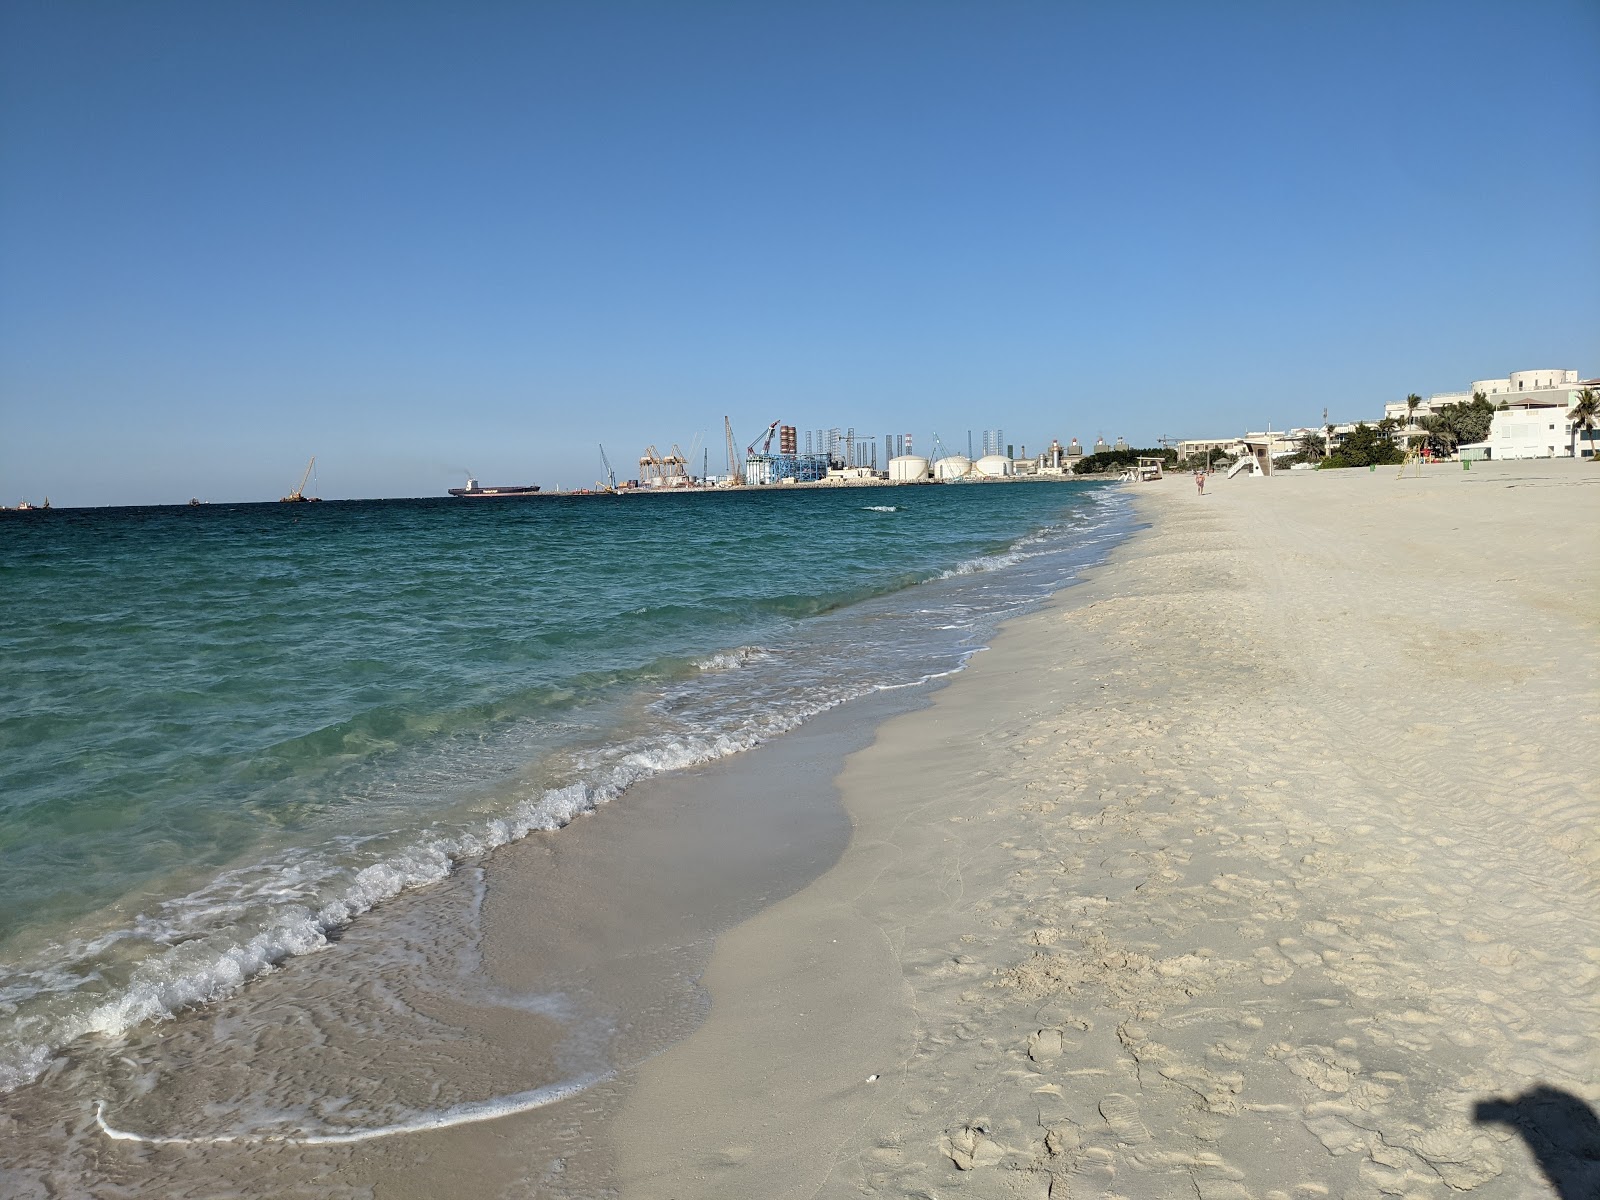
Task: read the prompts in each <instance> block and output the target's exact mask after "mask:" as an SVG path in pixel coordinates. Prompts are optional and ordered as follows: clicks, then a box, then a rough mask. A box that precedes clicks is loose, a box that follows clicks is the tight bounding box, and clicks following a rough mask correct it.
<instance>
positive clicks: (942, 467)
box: [933, 454, 972, 480]
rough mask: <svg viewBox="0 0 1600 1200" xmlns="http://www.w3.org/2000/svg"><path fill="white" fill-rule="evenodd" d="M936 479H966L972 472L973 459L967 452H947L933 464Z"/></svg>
mask: <svg viewBox="0 0 1600 1200" xmlns="http://www.w3.org/2000/svg"><path fill="white" fill-rule="evenodd" d="M933 474H934V478H936V479H943V480H950V479H965V478H966V477H967V476H968V475H971V474H972V460H971V459H970V458H968V457H967V456H966V455H965V454H947V455H945V457H943V458H941V459H940V460H939V461H938V462H936V463H934V464H933Z"/></svg>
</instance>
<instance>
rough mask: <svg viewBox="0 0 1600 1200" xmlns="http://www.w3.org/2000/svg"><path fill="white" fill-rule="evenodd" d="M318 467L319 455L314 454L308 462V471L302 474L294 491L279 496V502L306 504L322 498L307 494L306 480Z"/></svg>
mask: <svg viewBox="0 0 1600 1200" xmlns="http://www.w3.org/2000/svg"><path fill="white" fill-rule="evenodd" d="M316 467H317V456H316V455H315V454H313V455H312V456H311V461H310V462H308V463H307V464H306V473H305V474H304V475H302V476H300V482H299V483H298V484H296V485H295V489H294V491H292V492H290V493H289V494H288V495H287V496H280V497H279V498H278V503H279V504H305V503H308V502H309V501H312V500H317V499H320V497H318V496H307V495H306V480H308V479H310V478H311V472H312V471H314V470H316Z"/></svg>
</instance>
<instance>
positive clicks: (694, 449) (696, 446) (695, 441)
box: [673, 430, 706, 483]
mask: <svg viewBox="0 0 1600 1200" xmlns="http://www.w3.org/2000/svg"><path fill="white" fill-rule="evenodd" d="M705 436H706V435H705V431H704V430H701V431H700V432H699V433H697V434H695V435H694V437H693V438H692V439H690V442H689V453H687V454H685V455H684V456H683V462H684V469H683V473H684V482H685V483H688V482H689V479H688V475H689V464H690V463H692V462H693V461H694V456H695V455H696V454H697V453H698V452H699V450H700V447H701V442H702V439H704V438H705ZM673 449H677V447H676V446H674V447H673ZM701 474H702V475H704V472H703V471H702V472H701Z"/></svg>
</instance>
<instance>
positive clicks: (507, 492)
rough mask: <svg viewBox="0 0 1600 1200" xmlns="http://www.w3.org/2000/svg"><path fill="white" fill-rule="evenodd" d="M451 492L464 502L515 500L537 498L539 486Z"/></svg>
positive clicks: (452, 490) (465, 489) (528, 485)
mask: <svg viewBox="0 0 1600 1200" xmlns="http://www.w3.org/2000/svg"><path fill="white" fill-rule="evenodd" d="M449 492H450V494H451V495H452V496H455V497H457V498H458V499H463V500H515V499H520V498H522V497H525V496H537V495H538V494H539V485H538V484H536V483H529V484H523V485H520V486H515V487H476V488H450V489H449Z"/></svg>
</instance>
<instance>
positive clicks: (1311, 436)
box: [1297, 429, 1327, 463]
mask: <svg viewBox="0 0 1600 1200" xmlns="http://www.w3.org/2000/svg"><path fill="white" fill-rule="evenodd" d="M1323 437H1324V435H1323V432H1322V430H1320V429H1308V430H1306V431H1305V432H1304V433H1302V434H1301V435H1300V441H1299V443H1298V445H1299V447H1300V452H1299V454H1298V455H1297V457H1298V458H1299V459H1300V461H1301V462H1308V463H1314V462H1321V461H1322V460H1323V459H1324V458H1326V457H1327V442H1326V441H1324V440H1323Z"/></svg>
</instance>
